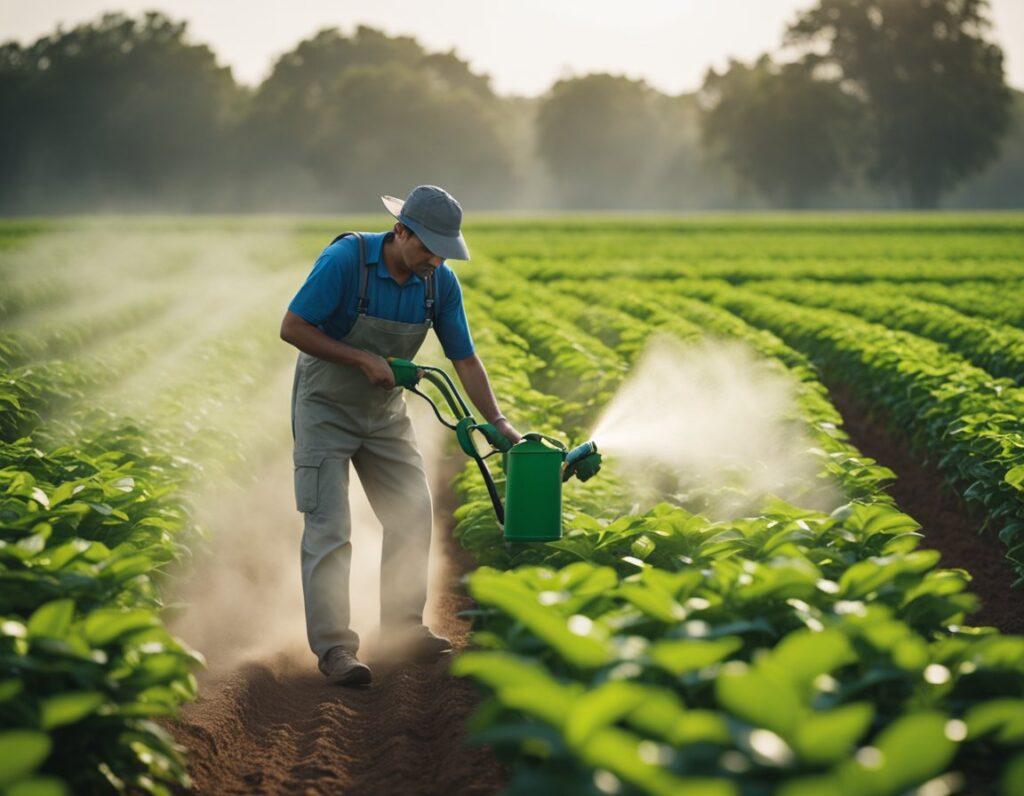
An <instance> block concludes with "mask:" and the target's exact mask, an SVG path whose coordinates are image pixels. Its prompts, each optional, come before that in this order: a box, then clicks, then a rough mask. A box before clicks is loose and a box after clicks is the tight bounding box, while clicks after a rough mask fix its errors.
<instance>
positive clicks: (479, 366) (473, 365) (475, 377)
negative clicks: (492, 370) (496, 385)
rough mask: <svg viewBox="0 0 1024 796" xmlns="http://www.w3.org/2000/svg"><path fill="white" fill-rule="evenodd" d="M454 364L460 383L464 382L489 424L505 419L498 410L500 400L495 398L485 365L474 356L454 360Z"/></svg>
mask: <svg viewBox="0 0 1024 796" xmlns="http://www.w3.org/2000/svg"><path fill="white" fill-rule="evenodd" d="M452 364H453V365H454V366H455V372H456V373H458V374H459V381H461V382H462V386H463V388H464V389H465V390H466V394H467V395H468V396H469V400H471V401H472V402H473V406H475V407H476V408H477V411H478V412H480V414H481V415H482V416H483V418H484V420H485V421H487V422H488V423H493V422H495V421H496V420H498V419H499V418H501V417H503V415H502V414H501V410H500V409H499V408H498V399H497V398H495V397H494V391H493V390H492V389H491V383H490V381H489V379H488V378H487V370H486V369H485V368H484V363H483V362H481V361H480V358H479V357H477V355H476V354H474V355H473V356H471V357H467V358H466V359H454V360H452Z"/></svg>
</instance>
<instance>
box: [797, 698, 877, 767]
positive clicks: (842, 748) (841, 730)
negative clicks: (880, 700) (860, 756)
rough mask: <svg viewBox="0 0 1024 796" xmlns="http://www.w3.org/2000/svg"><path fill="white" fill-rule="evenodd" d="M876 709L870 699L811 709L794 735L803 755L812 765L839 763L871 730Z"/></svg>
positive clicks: (799, 750) (801, 756) (798, 749)
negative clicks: (819, 709) (815, 710)
mask: <svg viewBox="0 0 1024 796" xmlns="http://www.w3.org/2000/svg"><path fill="white" fill-rule="evenodd" d="M874 716H875V710H874V707H872V706H871V705H870V704H869V703H867V702H857V703H854V704H851V705H843V706H841V707H838V708H835V709H834V710H829V711H827V712H823V713H808V714H805V715H804V717H803V718H802V719H801V720H800V724H799V725H798V726H797V729H796V733H795V734H794V736H793V740H794V747H795V749H796V751H797V754H799V755H800V758H801V759H802V760H804V761H805V762H807V763H811V764H812V765H823V764H826V763H836V762H838V761H839V760H842V759H843V758H846V757H848V756H849V753H850V749H851V748H852V747H853V745H854V744H855V743H857V741H858V740H860V738H861V737H862V736H863V735H864V733H865V732H867V730H868V728H869V727H870V726H871V721H872V719H874Z"/></svg>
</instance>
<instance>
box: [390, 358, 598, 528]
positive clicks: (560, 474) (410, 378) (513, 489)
mask: <svg viewBox="0 0 1024 796" xmlns="http://www.w3.org/2000/svg"><path fill="white" fill-rule="evenodd" d="M388 362H389V363H390V364H391V371H392V373H394V377H395V384H397V385H400V386H402V387H405V388H406V389H408V390H411V391H412V392H414V393H416V394H417V395H419V396H420V397H422V398H424V399H426V401H427V403H429V404H430V406H431V407H432V408H433V410H434V414H435V415H436V416H437V419H438V420H439V421H441V423H442V424H444V425H445V426H447V427H448V428H450V429H451V430H452V431H454V432H455V437H456V439H457V440H458V442H459V447H461V448H462V450H463V452H465V453H466V455H468V456H470V457H472V458H473V460H474V461H475V462H476V464H477V467H479V468H480V474H481V475H482V476H483V479H484V484H485V485H486V486H487V493H488V495H489V496H490V498H491V503H492V505H493V506H494V513H495V515H496V516H497V518H498V524H499V525H501V526H502V527H503V528H504V536H505V541H508V542H552V541H555V540H556V539H561V538H562V482H564V481H567V480H569V479H570V478H572V477H574V476H575V477H576V478H578V479H579V480H580V481H586V480H588V479H590V478H592V477H593V476H594V475H596V474H597V472H598V471H599V470H600V469H601V454H600V453H598V450H597V445H596V444H595V443H594V442H593V441H591V442H584V443H583V444H582V445H577V446H576V447H575V448H573V449H572V450H567V449H566V447H565V445H563V444H562V443H561V442H559V441H558V440H557V439H555V438H554V437H548V436H546V435H544V434H540V433H538V432H535V431H533V432H530V433H529V434H524V435H523V438H522V439H521V440H519V442H517V443H516V444H515V445H513V444H512V442H511V440H509V439H507V438H506V437H505V435H504V434H502V433H501V432H500V431H498V429H497V427H496V426H494V425H493V424H491V423H477V422H476V420H475V419H474V418H473V415H472V414H471V413H470V411H469V406H468V405H467V404H466V400H465V399H464V398H463V397H462V395H461V394H460V393H459V391H458V390H457V389H456V388H455V383H454V382H453V381H452V379H451V376H449V375H448V374H447V373H445V372H444V371H443V370H441V369H440V368H435V367H430V366H429V365H417V364H416V363H415V362H410V361H409V360H407V359H398V358H396V357H389V359H388ZM421 379H423V380H426V381H427V382H429V383H430V384H432V385H434V387H436V388H437V389H438V391H440V393H441V395H442V397H443V398H444V400H445V402H446V403H447V405H448V408H449V409H450V410H451V412H452V415H453V417H454V420H453V421H449V420H448V419H446V418H445V416H444V415H443V414H442V412H441V410H440V409H439V408H438V406H437V404H436V403H434V401H433V399H431V398H430V396H429V395H426V394H425V393H423V392H420V390H419V387H418V384H419V382H420V380H421ZM474 433H479V434H481V435H483V437H484V439H486V440H487V443H488V444H489V445H490V447H491V452H490V453H483V452H481V451H480V450H478V448H477V444H476V439H475V438H474V436H473V435H474ZM499 453H500V454H502V455H503V456H504V460H503V461H504V463H505V475H506V478H505V503H504V504H502V502H501V496H500V495H499V494H498V489H497V487H496V486H495V483H494V479H493V478H492V477H491V471H490V470H489V469H488V467H487V463H486V462H485V461H484V460H485V459H487V458H489V457H490V456H492V455H495V454H499Z"/></svg>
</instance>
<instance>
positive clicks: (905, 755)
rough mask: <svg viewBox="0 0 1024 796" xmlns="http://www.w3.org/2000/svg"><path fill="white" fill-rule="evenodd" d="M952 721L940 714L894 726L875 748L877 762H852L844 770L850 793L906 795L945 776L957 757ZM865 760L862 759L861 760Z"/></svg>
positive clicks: (924, 714)
mask: <svg viewBox="0 0 1024 796" xmlns="http://www.w3.org/2000/svg"><path fill="white" fill-rule="evenodd" d="M948 720H949V717H948V716H946V715H945V714H943V713H939V712H938V711H925V712H921V713H915V714H911V715H907V716H903V717H901V718H899V719H897V720H896V721H895V722H893V723H892V724H890V725H889V726H888V727H886V728H885V729H884V730H882V732H881V733H879V735H878V737H877V738H875V740H874V742H873V743H872V744H871V746H872V747H873V748H874V749H875V750H877V752H876V753H874V755H873V757H875V759H876V762H875V763H874V764H873V765H871V766H865V765H864V764H862V763H861V762H857V761H855V760H851V761H849V762H847V763H845V764H843V766H842V768H841V769H840V777H841V778H842V781H843V785H844V787H845V788H846V789H847V790H848V791H849V792H850V793H857V794H891V793H902V792H903V791H905V790H907V789H908V788H912V787H915V786H917V785H921V784H923V783H924V782H927V781H928V780H929V779H931V778H932V777H934V776H936V775H938V774H941V773H942V772H943V771H945V770H946V767H947V766H948V765H949V764H950V762H951V761H952V760H953V756H954V755H955V754H956V747H957V745H956V743H955V742H953V741H951V740H950V739H949V737H948V736H947V735H946V724H947V722H948ZM863 759H864V756H861V760H863Z"/></svg>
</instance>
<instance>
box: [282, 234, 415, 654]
mask: <svg viewBox="0 0 1024 796" xmlns="http://www.w3.org/2000/svg"><path fill="white" fill-rule="evenodd" d="M349 234H353V235H355V236H356V237H357V238H358V240H359V270H360V292H359V306H358V314H357V316H356V320H355V323H354V324H353V326H352V328H351V330H350V331H349V333H348V334H347V335H345V337H343V338H342V342H344V343H346V344H348V345H350V346H353V347H355V348H361V349H363V350H365V351H370V352H372V353H374V354H379V355H380V356H383V357H389V356H394V357H401V358H402V359H414V358H415V357H416V353H417V352H418V351H419V349H420V346H421V345H422V344H423V341H424V339H425V338H426V336H427V332H428V331H429V330H430V328H431V326H432V325H433V306H434V298H433V296H434V278H433V275H431V276H430V277H429V278H428V279H427V280H426V290H425V293H426V300H425V302H424V305H425V306H424V321H423V323H402V322H399V321H389V320H385V319H383V318H374V317H370V316H369V315H367V314H366V310H367V307H368V305H369V300H368V292H367V289H368V281H369V279H368V276H369V271H370V266H368V265H367V263H366V253H365V247H364V242H363V239H362V237H360V236H359V235H358V233H345V235H349ZM345 235H339V236H338V238H335V241H337V240H338V239H339V238H342V237H345ZM292 434H293V437H294V440H295V448H294V464H295V501H296V507H297V508H298V510H299V511H301V512H303V517H304V524H303V533H302V555H301V559H302V592H303V597H304V600H305V607H306V634H307V637H308V639H309V646H310V648H311V649H312V650H313V652H314V653H315V654H316V655H317V656H318V658H320V659H321V660H323V657H324V655H326V653H327V651H328V650H329V649H331V648H332V647H337V646H341V647H343V648H345V649H347V650H348V651H349V652H352V653H355V652H356V650H357V649H358V647H359V637H358V635H357V634H356V633H354V632H353V631H352V629H351V628H350V627H349V621H350V618H351V612H350V608H349V569H350V565H351V560H352V545H351V532H352V523H351V516H350V513H349V502H348V486H349V462H350V461H351V462H352V464H353V465H354V466H355V468H356V472H357V473H358V474H359V480H360V482H361V483H362V485H363V489H364V490H365V491H366V496H367V498H368V499H369V501H370V506H371V507H372V508H373V511H374V513H375V514H376V515H377V519H379V520H380V522H381V525H382V526H383V539H382V543H383V546H382V552H381V573H380V609H381V626H382V627H383V628H384V629H385V630H387V629H389V628H390V629H395V630H401V629H405V628H409V627H414V626H417V625H420V624H422V622H423V608H424V605H425V603H426V599H427V557H428V554H429V551H430V531H431V525H432V512H431V504H430V490H429V488H428V486H427V476H426V472H425V470H424V468H423V457H422V456H421V455H420V452H419V449H418V448H417V445H416V437H415V434H414V433H413V428H412V423H411V421H410V420H409V418H408V416H407V415H406V408H405V399H404V397H403V396H402V388H400V387H396V388H394V389H391V390H385V389H382V388H381V387H377V386H374V385H373V384H371V383H370V381H369V380H368V379H367V378H366V375H365V374H364V373H363V371H362V370H361V369H360V368H359V367H358V366H356V365H340V364H337V363H334V362H327V361H325V360H322V359H318V358H316V357H312V356H309V355H308V354H305V353H300V354H299V358H298V362H297V363H296V366H295V383H294V387H293V390H292Z"/></svg>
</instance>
